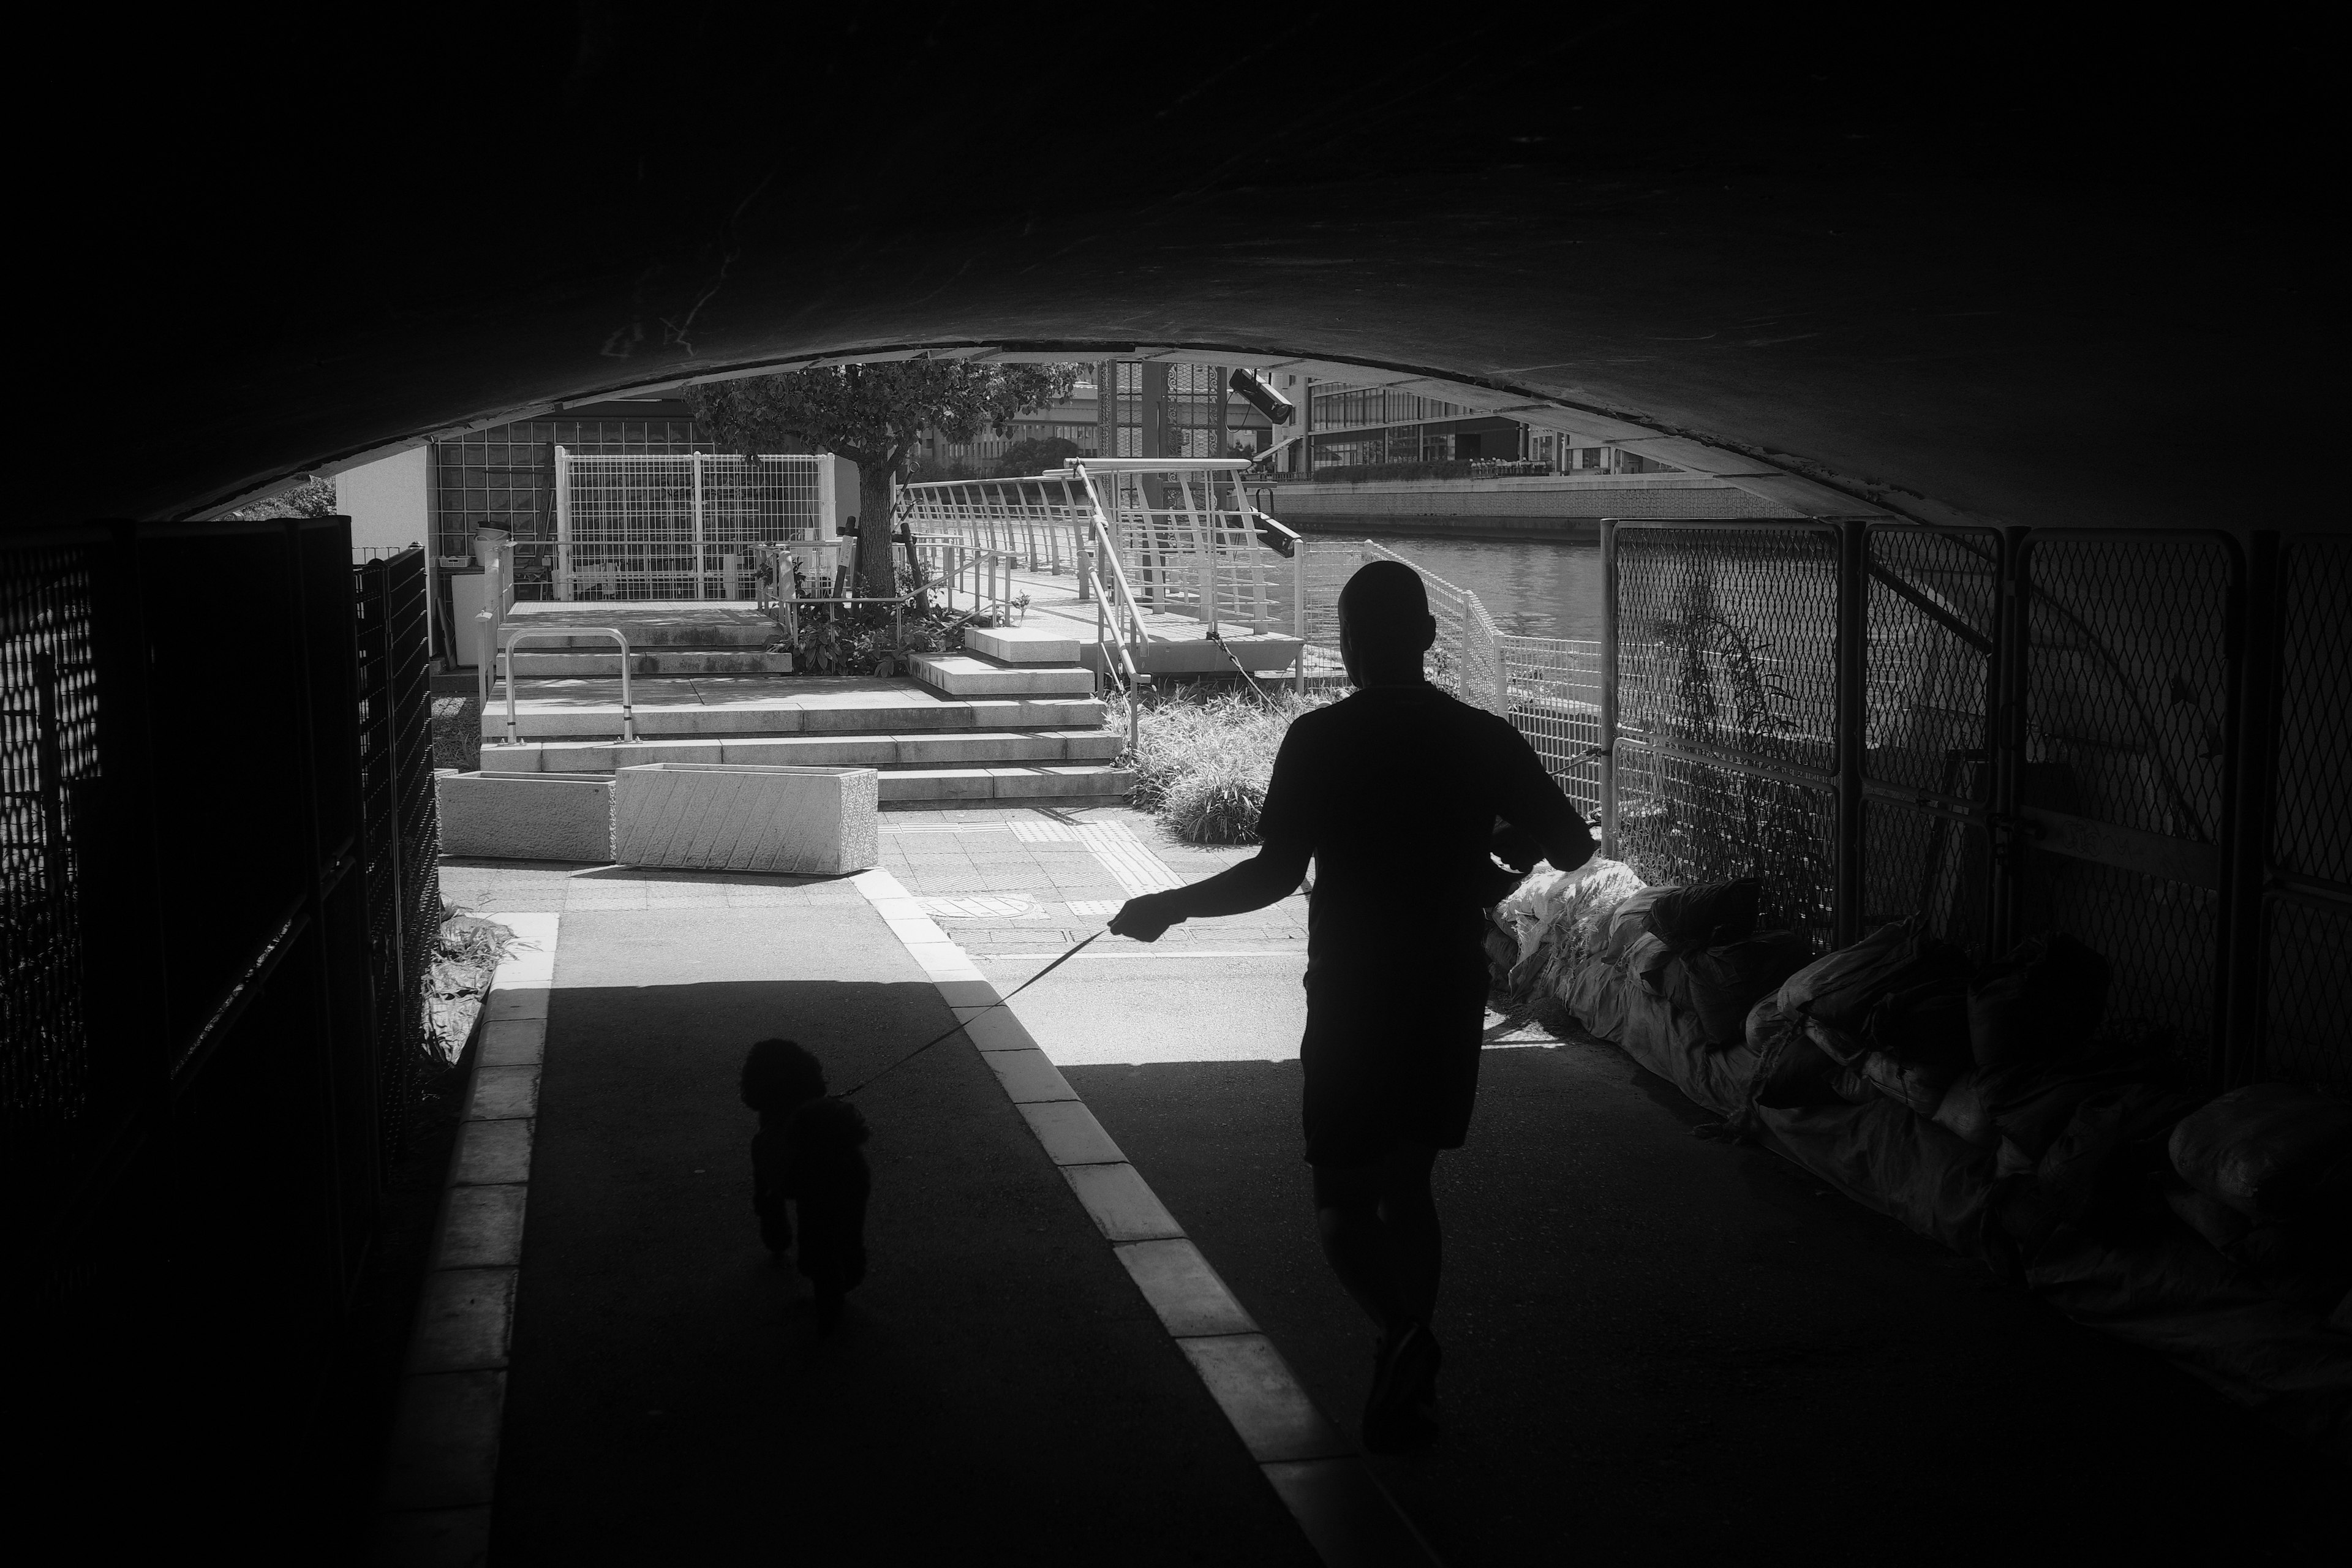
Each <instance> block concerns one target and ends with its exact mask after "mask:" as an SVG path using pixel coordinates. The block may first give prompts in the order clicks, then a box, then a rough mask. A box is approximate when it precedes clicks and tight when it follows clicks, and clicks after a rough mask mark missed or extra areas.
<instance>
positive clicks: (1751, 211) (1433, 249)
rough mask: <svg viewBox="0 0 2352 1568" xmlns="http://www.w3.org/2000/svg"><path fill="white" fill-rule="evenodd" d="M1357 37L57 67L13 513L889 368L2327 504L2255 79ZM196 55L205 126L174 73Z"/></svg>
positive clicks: (695, 46) (993, 28) (858, 31)
mask: <svg viewBox="0 0 2352 1568" xmlns="http://www.w3.org/2000/svg"><path fill="white" fill-rule="evenodd" d="M1351 17H1352V18H1354V19H1355V20H1354V21H1353V22H1352V23H1349V18H1351ZM1365 21H1366V18H1365V17H1364V16H1363V14H1362V13H1360V11H1357V10H1355V9H1353V8H1347V7H1334V8H1329V9H1326V10H1322V11H1296V12H1286V13H1280V14H1271V13H1270V14H1269V16H1268V18H1267V19H1266V21H1265V23H1264V25H1263V26H1255V25H1254V26H1250V27H1246V28H1238V29H1236V30H1235V31H1234V35H1233V36H1232V37H1213V38H1211V40H1210V42H1211V43H1212V44H1213V46H1214V47H1194V45H1193V44H1191V43H1186V42H1184V41H1182V40H1181V39H1173V38H1171V39H1166V40H1161V41H1160V42H1158V43H1155V42H1153V41H1152V40H1151V39H1150V37H1149V36H1147V35H1139V34H1136V33H1133V32H1130V33H1128V34H1126V35H1123V36H1120V37H1105V36H1103V35H1102V34H1101V33H1100V31H1099V27H1098V23H1097V20H1096V19H1095V17H1094V16H1093V14H1092V13H1090V12H1081V11H1076V10H1073V11H1071V12H1069V13H1067V14H1066V16H1064V15H1059V14H1054V13H1050V12H1047V13H1034V12H1033V13H1029V14H1026V15H1024V16H1023V17H1021V18H1019V19H1007V18H999V17H992V16H971V15H969V14H968V10H967V9H963V8H948V9H940V10H937V11H935V12H915V13H906V14H901V13H896V12H894V13H891V14H890V16H889V17H888V18H887V20H886V19H880V18H878V17H876V18H869V17H865V16H861V15H860V14H858V13H855V12H851V13H845V14H841V15H835V16H827V17H821V18H812V17H807V16H799V15H797V14H789V13H787V14H782V15H779V14H777V13H774V12H772V11H770V10H764V9H759V8H747V9H741V10H738V9H735V8H731V7H724V6H721V7H707V8H701V9H694V8H684V9H678V10H674V11H669V12H663V13H660V14H654V13H651V12H635V11H625V10H622V9H619V8H614V7H606V6H603V5H587V6H583V7H581V8H580V9H579V10H578V11H577V12H576V13H575V14H573V15H572V17H571V18H570V20H569V22H568V23H564V24H561V25H557V26H543V25H541V26H522V25H521V24H520V22H518V23H517V25H515V26H511V27H501V26H499V25H498V24H497V23H496V21H494V20H491V19H487V18H486V19H481V20H478V21H477V22H474V23H471V24H469V26H468V27H467V29H465V30H464V36H463V37H458V36H456V35H452V34H436V33H433V32H431V31H430V30H427V31H426V32H425V33H424V34H423V35H422V36H404V37H400V38H398V39H390V40H375V41H374V43H373V47H357V46H354V45H352V44H349V43H345V44H341V45H339V44H335V43H332V42H328V41H321V40H319V39H316V38H310V37H287V36H282V35H278V34H275V33H265V32H263V31H262V30H261V29H259V28H258V26H233V27H230V28H227V29H226V30H223V29H221V28H219V27H217V26H207V27H206V28H205V29H204V30H202V31H198V30H196V25H195V24H193V23H192V24H187V25H185V26H186V30H184V31H183V32H181V33H180V34H178V35H176V36H157V37H152V38H150V39H148V40H146V42H145V44H144V45H143V46H142V47H143V48H144V50H145V52H143V53H142V54H141V55H139V56H138V58H130V59H126V58H124V57H123V56H122V54H121V50H120V49H119V48H115V49H112V50H110V51H109V50H100V48H99V47H98V41H97V40H96V39H94V38H90V37H83V38H80V39H75V38H72V37H64V38H61V39H60V40H57V41H56V44H57V47H56V57H57V58H60V59H70V60H79V61H82V62H84V68H87V69H89V71H91V72H92V73H94V74H93V75H92V77H91V79H92V80H97V79H100V77H101V76H102V77H103V79H105V80H107V81H108V82H109V83H110V86H111V88H112V89H113V96H112V101H113V102H115V103H116V104H118V105H121V106H125V107H122V108H121V111H120V112H119V113H118V114H117V116H116V119H115V121H114V122H113V123H112V126H111V129H110V131H109V132H108V133H107V134H106V135H105V136H104V137H103V138H101V139H99V140H96V141H93V142H89V144H88V145H86V146H82V147H79V148H78V149H76V150H74V151H71V152H62V151H57V150H55V149H53V150H52V151H53V156H51V157H50V158H49V159H48V160H47V162H46V163H44V164H43V166H42V169H41V171H40V173H39V174H37V176H35V178H34V180H33V182H32V195H31V200H32V201H33V202H34V203H35V204H37V205H38V207H39V208H40V209H41V210H43V211H44V212H45V213H46V214H47V215H48V216H50V218H51V219H52V222H51V223H50V224H49V226H48V232H49V233H50V234H51V235H53V236H54V237H55V243H54V244H52V245H51V246H49V247H45V248H44V250H43V252H42V259H43V261H44V263H45V264H46V265H45V268H44V271H43V276H42V277H41V279H40V282H39V284H38V285H37V286H38V287H39V288H40V289H41V290H42V292H41V294H40V296H39V297H40V298H41V299H42V300H45V301H46V302H47V303H46V305H45V308H44V309H43V310H41V311H39V312H37V314H36V319H35V321H34V322H33V325H32V331H33V333H34V338H35V342H34V345H33V355H34V363H41V364H44V365H47V366H48V367H50V369H51V373H52V374H56V375H58V376H60V377H61V378H62V384H63V387H64V391H65V395H66V398H67V401H68V406H69V408H71V409H72V410H74V411H75V412H76V413H78V414H79V415H81V416H84V417H85V418H89V419H96V420H99V421H100V422H101V423H102V424H103V425H104V426H105V427H106V429H107V431H108V432H109V436H108V439H107V441H106V442H105V444H104V445H103V447H102V450H103V452H104V460H103V461H101V462H99V463H95V464H93V465H91V470H92V471H91V472H90V473H89V475H88V476H86V479H85V480H84V481H83V482H80V483H78V484H77V485H76V486H75V487H74V488H72V489H70V490H68V491H66V492H63V493H58V492H49V493H45V494H42V495H41V496H39V497H38V498H37V504H36V505H35V506H34V507H33V508H32V512H31V515H32V516H33V517H34V518H35V519H36V520H39V521H54V520H58V519H64V518H77V517H87V516H103V515H114V516H126V515H127V516H140V517H151V518H168V517H196V516H201V515H203V514H205V512H207V511H210V510H217V509H218V508H220V507H221V506H223V505H226V504H229V503H231V502H233V501H234V500H236V499H237V498H239V497H246V496H251V495H254V494H257V493H264V492H266V491H267V490H268V489H272V488H275V487H276V486H278V485H279V484H282V482H283V481H284V480H285V479H286V478H287V477H288V476H289V475H294V474H299V473H303V472H315V471H320V470H326V469H331V468H336V467H341V466H347V465H348V464H350V463H352V462H354V461H358V460H362V459H363V458H365V457H367V456H368V455H370V454H373V453H378V452H382V451H384V450H387V449H391V448H394V447H398V446H400V445H402V444H412V445H413V444H414V443H415V442H416V441H418V440H421V439H425V438H428V437H433V436H436V435H441V434H446V433H449V432H452V431H455V430H459V429H464V428H470V427H478V426H482V425H486V424H491V423H497V422H500V421H503V420H506V419H510V418H515V417H520V416H525V415H528V414H532V413H536V412H539V411H541V410H545V409H550V408H557V407H561V406H562V405H566V404H575V405H576V404H581V403H585V402H592V401H596V400H600V399H604V398H607V397H612V396H616V395H630V394H641V393H644V392H647V391H651V390H655V389H659V388H664V387H669V386H675V385H677V384H681V383H683V382H686V381H688V380H691V379H695V378H698V377H708V376H715V375H725V374H742V373H745V372H747V371H757V370H761V369H770V368H782V367H787V366H791V365H794V364H804V363H823V362H824V361H825V360H827V359H839V358H853V357H871V356H877V355H889V354H900V355H903V354H906V353H916V352H941V353H974V352H997V353H1013V354H1036V355H1045V356H1049V357H1070V358H1081V359H1085V358H1097V357H1102V356H1106V355H1112V354H1118V355H1125V354H1129V353H1147V354H1148V353H1167V354H1170V355H1171V356H1177V357H1197V358H1202V359H1213V360H1220V361H1224V362H1228V363H1256V364H1276V363H1288V364H1291V365H1293V366H1294V367H1295V368H1300V369H1306V370H1308V371H1310V372H1312V373H1314V374H1322V375H1329V376H1340V377H1344V378H1346V379H1349V380H1353V381H1376V380H1385V381H1412V380H1421V379H1434V380H1436V381H1439V382H1443V383H1445V385H1444V386H1442V387H1439V386H1433V387H1432V389H1431V390H1432V391H1433V392H1438V393H1440V394H1441V395H1445V396H1448V397H1454V398H1457V399H1460V400H1463V401H1470V402H1475V403H1478V404H1481V405H1485V406H1488V407H1492V408H1496V409H1500V410H1507V411H1509V412H1511V413H1512V414H1513V415H1514V416H1517V417H1521V418H1526V419H1528V420H1530V421H1532V422H1536V423H1549V424H1552V425H1554V426H1559V427H1562V428H1568V429H1573V430H1579V431H1583V432H1587V433H1590V434H1592V435H1595V436H1599V437H1603V438H1605V439H1609V440H1614V441H1620V442H1622V443H1624V444H1626V445H1628V446H1630V447H1633V449H1635V450H1638V451H1642V452H1644V453H1647V454H1650V455H1653V456H1656V457H1659V458H1664V459H1665V460H1667V461H1669V462H1674V463H1676V464H1680V465H1683V466H1685V467H1690V468H1697V469H1700V470H1702V471H1708V472H1714V473H1718V474H1722V475H1724V476H1725V477H1727V478H1728V479H1732V480H1733V482H1735V483H1738V484H1740V485H1743V486H1746V487H1748V488H1750V489H1756V490H1757V491H1759V493H1763V494H1769V495H1771V496H1773V497H1774V498H1775V499H1777V500H1782V501H1784V502H1787V503H1789V504H1792V505H1795V506H1797V507H1799V508H1800V509H1801V510H1809V511H1815V512H1822V513H1847V514H1851V513H1855V512H1870V511H1875V510H1885V511H1891V512H1894V513H1895V514H1898V515H1907V516H1912V517H1916V518H1921V519H1925V520H1929V521H1958V520H1964V519H1980V520H1990V521H2000V522H2008V523H2025V524H2035V525H2058V526H2095V527H2115V526H2158V527H2185V526H2209V527H2210V526H2231V527H2236V526H2251V525H2253V524H2256V523H2259V522H2263V521H2279V520H2280V519H2281V518H2282V517H2283V516H2284V517H2286V518H2287V520H2288V521H2292V515H2293V514H2296V513H2298V512H2299V510H2301V509H2305V508H2312V507H2316V506H2320V505H2323V504H2325V501H2324V500H2323V499H2322V495H2321V489H2320V487H2321V485H2322V483H2323V482H2324V481H2323V479H2322V478H2321V475H2320V472H2319V469H2320V468H2321V467H2322V464H2321V462H2320V461H2319V460H2318V454H2319V453H2321V452H2324V451H2325V450H2326V449H2327V447H2328V446H2329V445H2330V437H2332V433H2333V427H2334V420H2333V419H2332V417H2331V413H2332V411H2331V410H2330V409H2329V408H2328V407H2327V401H2328V400H2327V399H2326V397H2325V396H2324V395H2323V394H2322V391H2321V382H2320V364H2321V363H2322V360H2323V357H2324V345H2323V343H2322V342H2321V339H2322V335H2323V334H2324V333H2325V331H2326V314H2325V312H2324V311H2323V310H2321V309H2320V307H2319V306H2318V304H2317V302H2316V301H2317V300H2318V295H2317V292H2316V289H2315V288H2314V286H2313V285H2314V282H2315V279H2317V278H2318V277H2319V276H2320V275H2319V274H2318V273H2317V271H2316V268H2315V257H2316V254H2317V251H2316V245H2315V237H2314V235H2313V234H2312V233H2311V232H2310V230H2309V229H2308V228H2306V227H2305V226H2303V224H2302V222H2301V215H2302V214H2303V213H2304V212H2305V211H2306V210H2308V207H2309V200H2308V196H2307V195H2305V196H2304V197H2303V198H2302V199H2300V200H2288V199H2283V198H2284V197H2285V196H2287V195H2291V194H2293V193H2294V186H2295V183H2296V181H2297V180H2298V179H2299V178H2301V176H2302V175H2303V174H2304V172H2305V171H2304V167H2303V165H2304V163H2305V156H2304V153H2303V149H2304V148H2305V147H2307V146H2310V145H2314V144H2315V142H2313V141H2311V140H2309V139H2306V138H2305V136H2304V132H2303V126H2302V122H2301V121H2300V119H2299V118H2298V117H2299V116H2300V115H2301V114H2302V113H2303V108H2302V102H2303V100H2300V99H2299V98H2298V97H2297V95H2296V93H2295V91H2294V84H2293V83H2291V82H2285V81H2284V80H2283V79H2281V78H2279V77H2278V75H2277V72H2276V68H2273V70H2272V74H2271V76H2270V79H2269V80H2268V81H2267V82H2266V84H2265V87H2266V91H2265V94H2264V96H2263V97H2262V98H2261V99H2259V100H2257V99H2254V98H2252V97H2249V96H2247V95H2246V94H2243V93H2240V92H2236V91H2234V90H2227V89H2229V85H2230V84H2231V81H2232V80H2233V79H2234V78H2233V75H2232V71H2233V68H2232V66H2231V63H2230V62H2229V61H2227V60H2225V59H2214V58H2190V57H2188V56H2186V55H2183V56H2176V57H2158V56H2155V55H2146V56H2144V57H2142V56H2135V57H2133V58H2130V59H2129V60H2123V59H2121V58H2118V57H2117V55H2116V52H2115V50H2114V49H2113V47H2105V49H2104V51H2103V52H2102V53H2101V54H2099V55H2096V56H2093V55H2089V54H2085V53H2084V52H2083V51H2082V50H2081V48H2080V47H2078V46H2079V44H2080V40H2078V39H2073V38H2068V37H2061V36H2058V35H2055V34H2052V33H2050V32H2049V31H2048V30H2047V28H2046V26H2042V27H2040V29H2039V30H2036V25H2033V24H2030V23H2026V22H2003V21H2001V20H2000V19H1997V18H1989V17H1987V16H1983V15H1981V14H1976V15H1972V16H1969V17H1968V18H1963V19H1957V20H1955V21H1954V22H1953V23H1952V24H1950V25H1949V26H1948V28H1947V29H1946V30H1945V31H1943V32H1941V33H1936V34H1930V33H1923V32H1918V31H1911V32H1905V33H1900V34H1896V33H1890V32H1888V31H1886V30H1885V23H1884V21H1883V19H1872V18H1871V17H1870V16H1869V14H1868V13H1856V14H1855V15H1854V16H1850V17H1849V16H1829V15H1827V14H1822V15H1821V16H1815V17H1813V18H1811V19H1810V20H1807V21H1803V22H1801V23H1796V24H1791V23H1790V22H1788V21H1786V20H1785V19H1777V20H1772V21H1769V22H1764V21H1750V22H1748V23H1745V24H1741V25H1739V26H1729V27H1721V26H1718V27H1715V28H1713V29H1711V30H1705V31H1704V32H1702V33H1695V32H1694V28H1693V24H1692V21H1691V17H1690V14H1689V13H1688V12H1687V11H1684V10H1675V9H1671V8H1665V7H1643V6H1640V5H1635V6H1632V7H1629V8H1623V9H1622V10H1620V11H1619V12H1616V13H1612V16H1611V17H1610V18H1608V19H1607V20H1606V21H1604V22H1599V23H1573V22H1571V23H1559V24H1554V23H1546V22H1540V21H1537V20H1530V19H1528V18H1527V17H1525V16H1510V17H1504V18H1498V19H1496V20H1495V21H1493V22H1490V23H1482V22H1477V21H1468V22H1464V23H1461V24H1459V26H1458V30H1457V31H1456V32H1454V34H1453V35H1451V36H1450V37H1448V38H1447V39H1445V40H1444V41H1443V47H1424V46H1423V45H1419V44H1415V43H1414V42H1413V41H1412V36H1411V30H1410V29H1406V30H1405V31H1404V32H1403V33H1402V34H1394V33H1391V31H1390V30H1387V29H1382V28H1374V27H1368V26H1365V25H1364V23H1365ZM1343 23H1347V24H1348V25H1346V26H1342V24H1343ZM1180 31H1181V29H1180ZM1212 31H1214V29H1212ZM1367 33H1372V34H1381V35H1383V36H1380V37H1367V36H1365V35H1366V34H1367ZM1139 40H1140V42H1139ZM2272 41H2274V40H2272ZM1702 43H1704V44H1705V45H1706V47H1697V46H1699V45H1700V44H1702ZM2092 59H2100V60H2104V61H2105V68H2091V67H2089V66H2087V65H2086V64H2085V62H2086V61H2088V60H2092ZM101 68H102V69H101ZM212 68H217V69H218V70H220V71H222V72H223V73H226V74H227V75H228V76H229V77H230V78H231V79H234V80H235V81H236V82H237V83H239V84H240V87H239V91H238V93H237V95H236V97H235V98H233V99H231V100H226V102H224V100H222V99H221V97H220V95H219V94H218V93H217V92H212V91H209V90H196V89H192V88H191V86H190V84H191V83H192V82H198V81H202V80H203V79H205V76H206V72H207V70H208V69H212ZM2250 80H2251V78H2250ZM126 83H127V84H128V85H127V88H126V85H125V84H126ZM279 89H283V90H282V91H281V90H279ZM683 89H690V90H683ZM2256 471H2259V472H2260V474H2261V475H2262V479H2261V482H2260V483H2259V484H2255V483H2250V482H2249V477H2250V474H2251V473H2253V472H2256ZM19 515H20V516H25V515H26V514H23V513H20V514H19Z"/></svg>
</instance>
